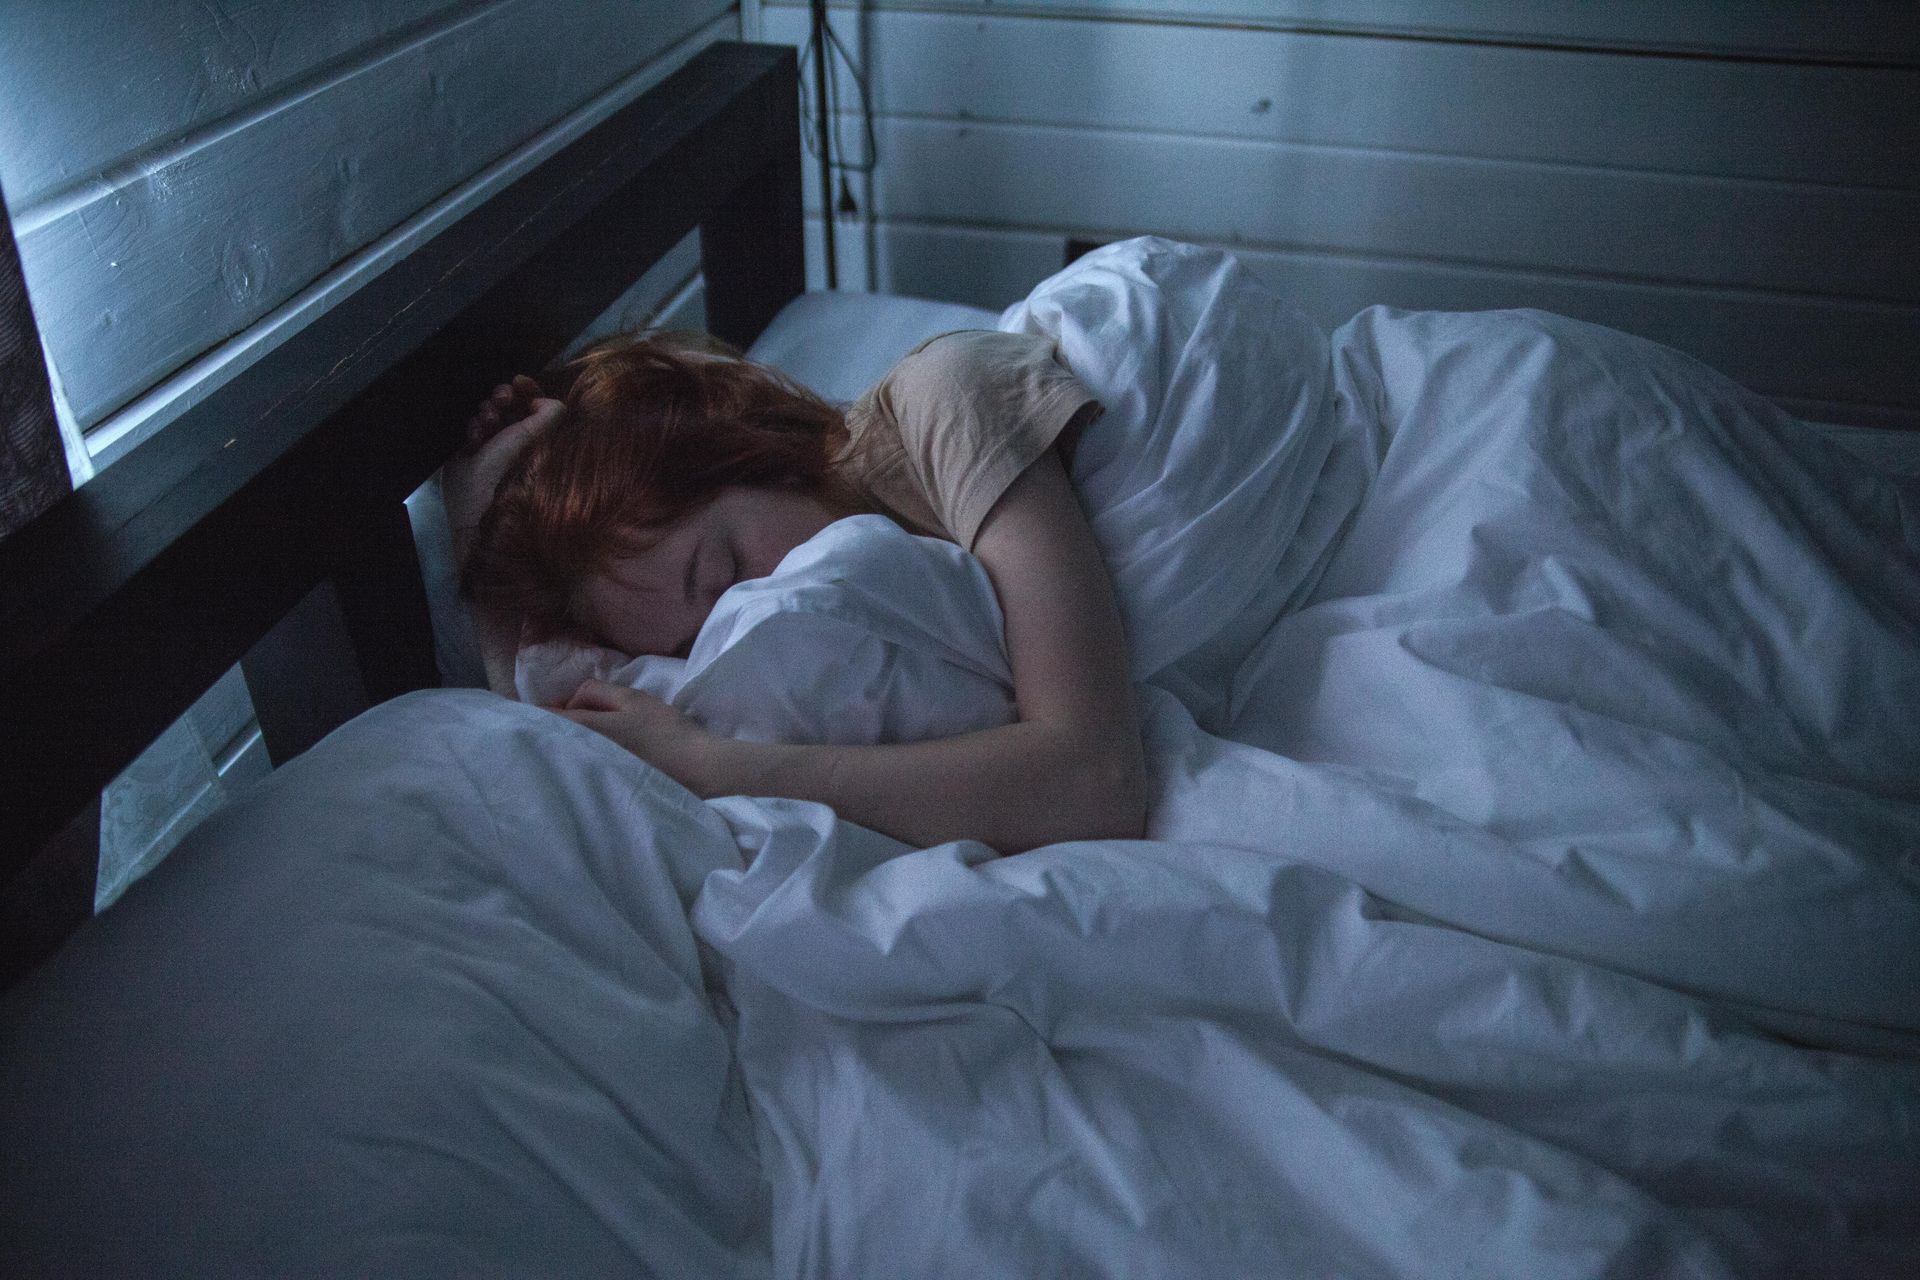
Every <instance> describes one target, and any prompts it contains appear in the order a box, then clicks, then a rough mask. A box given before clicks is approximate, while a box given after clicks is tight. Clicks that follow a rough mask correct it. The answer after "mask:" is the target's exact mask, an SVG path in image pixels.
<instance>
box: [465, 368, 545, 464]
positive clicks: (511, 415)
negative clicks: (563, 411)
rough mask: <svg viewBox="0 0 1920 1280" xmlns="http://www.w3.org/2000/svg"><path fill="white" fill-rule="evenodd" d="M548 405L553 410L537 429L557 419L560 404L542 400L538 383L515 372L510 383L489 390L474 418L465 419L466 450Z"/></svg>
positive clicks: (484, 441)
mask: <svg viewBox="0 0 1920 1280" xmlns="http://www.w3.org/2000/svg"><path fill="white" fill-rule="evenodd" d="M547 405H551V406H553V408H552V409H551V410H549V411H547V415H546V419H545V421H543V422H541V423H539V424H538V425H539V426H545V425H546V424H547V422H551V421H552V420H553V419H554V418H557V417H558V416H559V410H560V408H561V405H560V402H559V401H558V400H546V399H543V398H542V397H541V395H540V384H539V383H538V382H535V381H534V380H533V379H532V378H530V377H528V376H527V375H526V374H524V373H516V374H515V375H514V376H513V378H512V380H511V381H508V382H503V383H500V384H499V385H498V386H496V387H495V388H494V389H493V390H492V391H489V392H488V393H487V396H486V399H484V400H482V401H481V402H480V406H479V408H477V409H475V410H474V412H473V416H472V417H470V418H468V419H467V430H466V437H467V440H466V442H467V448H468V449H469V450H474V449H478V448H480V447H481V446H482V445H484V444H486V443H487V441H489V440H491V439H493V437H495V436H496V435H498V434H500V432H501V431H503V430H505V429H506V428H508V427H511V426H515V425H517V424H519V423H521V422H523V421H525V420H526V419H527V418H528V417H529V416H531V415H533V414H535V413H537V412H540V411H541V409H542V407H543V406H547Z"/></svg>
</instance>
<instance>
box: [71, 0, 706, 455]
mask: <svg viewBox="0 0 1920 1280" xmlns="http://www.w3.org/2000/svg"><path fill="white" fill-rule="evenodd" d="M735 25H736V21H735V18H734V15H732V14H730V13H729V14H723V15H721V17H720V18H718V19H716V20H715V21H713V22H710V23H708V24H707V25H706V26H704V27H701V28H700V29H698V30H697V31H695V32H694V33H693V34H691V35H689V36H688V37H687V38H686V39H684V40H682V41H680V42H679V43H678V44H675V45H673V46H670V47H669V48H668V49H666V50H665V51H664V52H662V53H660V54H658V55H656V56H655V57H654V58H653V59H651V60H650V61H649V62H647V63H646V64H645V65H643V66H641V67H639V68H638V69H636V70H635V71H633V72H632V73H630V74H628V75H627V76H624V77H622V78H621V79H620V80H618V81H616V82H615V83H613V84H612V85H610V86H608V87H607V88H606V89H605V90H603V91H602V92H601V93H600V94H599V95H597V96H596V97H594V98H593V99H592V100H590V101H589V102H587V103H586V104H585V105H584V106H582V107H581V108H580V109H579V110H578V111H576V112H574V113H573V114H572V115H570V116H567V117H565V118H563V119H561V120H559V121H557V122H555V123H554V124H553V125H552V126H551V127H549V128H547V129H545V130H543V131H542V132H541V133H539V134H538V135H537V136H535V137H534V138H532V139H530V140H528V141H527V142H526V143H524V144H522V145H521V146H520V147H517V148H515V149H514V150H512V151H510V152H508V153H507V154H506V155H503V156H501V157H500V158H499V159H498V160H496V161H495V162H493V163H492V164H490V165H488V166H487V167H486V168H484V169H482V170H480V171H479V172H478V173H476V174H474V175H473V176H472V177H471V178H470V179H469V180H467V181H466V182H463V183H461V184H459V185H458V186H456V187H454V188H453V189H452V190H450V191H448V192H447V193H445V194H444V195H443V196H441V197H440V198H439V199H437V200H435V201H433V202H432V203H431V204H429V205H428V206H427V207H425V208H423V209H421V210H419V211H418V212H416V213H415V214H413V215H411V216H409V217H408V218H407V219H406V220H405V221H403V222H402V223H400V224H399V225H398V226H396V227H395V228H394V229H393V230H392V231H390V232H388V233H387V234H386V235H383V236H381V237H380V238H379V239H378V240H375V241H374V242H373V243H371V244H369V245H367V246H366V247H365V248H363V249H361V250H359V251H358V252H356V253H354V254H352V255H350V256H349V257H347V258H346V259H344V260H342V261H341V262H339V263H338V264H336V265H335V266H334V267H332V268H331V269H329V270H328V271H326V272H325V273H324V274H322V275H321V276H320V277H319V278H317V279H316V280H314V281H313V282H312V283H311V284H310V285H308V286H307V287H306V288H304V289H302V290H300V291H299V292H298V293H296V294H295V295H294V296H293V297H291V298H289V299H288V300H287V301H286V302H284V303H282V304H281V305H280V306H278V307H275V308H274V309H273V310H271V311H269V312H268V313H267V314H266V315H264V316H262V317H261V318H260V319H259V320H258V321H256V322H254V323H253V324H251V325H249V326H248V327H247V328H246V329H244V330H242V331H240V332H239V333H237V334H235V335H233V337H231V338H230V339H228V340H226V341H224V342H222V343H220V344H219V345H218V346H216V347H213V348H212V349H210V350H208V351H206V352H204V353H202V354H201V355H198V356H196V357H194V358H193V359H192V360H191V361H189V362H188V363H187V364H186V365H183V366H182V367H181V368H180V369H178V370H176V371H174V372H173V373H171V374H169V375H168V376H167V377H166V378H165V379H164V380H163V381H161V382H160V383H158V384H156V385H154V386H153V387H151V388H149V389H147V390H145V391H143V392H142V393H141V394H140V395H139V396H138V397H136V398H135V399H134V400H133V401H132V402H130V403H129V404H127V405H126V406H125V407H124V408H122V409H119V410H116V411H115V412H114V413H113V414H112V415H111V416H109V417H108V418H107V419H106V420H105V421H103V422H101V423H98V424H96V425H95V429H94V430H92V431H91V432H89V434H88V436H87V442H86V443H87V447H88V448H89V449H90V450H92V455H93V458H94V460H95V462H97V463H98V464H99V465H100V466H102V467H104V466H107V465H110V464H112V463H113V462H115V461H117V460H118V459H119V458H121V457H123V456H125V455H126V454H127V452H129V451H130V450H131V449H133V448H134V447H135V446H137V445H139V444H140V443H142V442H143V441H145V440H147V439H149V438H150V437H151V436H153V435H154V434H155V433H156V432H158V431H161V430H163V429H165V427H166V426H167V425H168V424H169V423H171V422H172V421H173V420H174V419H175V418H177V417H179V416H180V415H181V414H183V413H185V412H187V411H188V410H190V409H191V408H193V406H195V405H197V404H199V403H200V402H201V401H202V400H204V399H206V398H207V397H208V396H210V395H212V394H214V393H215V392H216V391H218V390H219V388H220V387H222V386H224V385H225V384H226V383H227V382H229V381H231V380H232V379H233V378H235V377H238V376H239V375H240V374H241V373H243V372H244V371H245V370H246V369H247V368H249V367H250V366H251V365H252V364H254V363H255V362H256V361H258V360H260V359H261V358H263V357H264V356H265V355H266V354H267V353H269V352H271V351H272V350H274V349H275V348H276V347H278V346H279V345H280V344H281V343H283V342H285V341H287V340H288V339H289V338H290V337H291V336H292V335H294V334H296V333H298V332H299V331H300V330H301V329H302V328H304V327H305V326H306V325H308V324H311V323H313V322H314V320H315V319H316V318H318V317H320V316H322V315H325V314H326V313H327V312H328V311H329V310H331V309H332V308H333V307H335V306H338V305H339V304H340V303H341V301H342V300H343V299H345V298H347V297H349V296H351V295H352V293H353V292H354V291H355V290H357V289H359V288H360V287H361V286H362V285H364V284H365V283H366V282H367V281H368V280H370V279H372V278H373V277H374V276H376V275H378V274H379V273H380V272H382V271H384V270H386V269H387V267H388V266H390V265H391V264H392V263H393V262H394V261H396V260H397V259H399V258H401V257H404V256H405V255H406V254H408V253H411V252H412V251H413V250H414V248H416V247H417V246H419V245H420V244H422V243H424V242H425V241H426V240H427V239H429V238H430V237H432V236H434V235H436V234H438V233H439V232H440V231H441V230H442V229H444V228H445V227H446V226H448V225H449V224H450V223H452V222H453V221H455V220H457V219H458V218H461V217H463V216H465V215H466V214H467V213H468V212H470V211H471V210H472V209H473V208H474V207H476V206H477V205H478V204H480V203H481V202H482V201H484V200H486V199H487V198H489V197H490V196H492V195H493V194H494V193H495V192H497V191H499V190H500V189H501V188H502V187H504V186H505V185H507V184H508V183H509V182H512V181H513V180H514V179H516V178H517V177H519V176H520V175H521V174H524V173H525V172H527V171H528V170H529V169H531V168H532V167H533V166H534V165H537V164H539V163H540V162H541V161H543V160H545V159H546V158H547V157H548V156H551V155H552V154H553V153H554V152H556V151H558V150H559V149H560V148H562V147H563V146H565V145H566V144H567V143H568V142H570V141H572V140H573V139H574V138H576V137H578V136H579V135H580V134H581V133H583V132H585V131H586V130H587V129H589V128H591V127H592V126H593V125H594V124H596V123H598V122H599V121H601V120H603V119H605V118H606V117H607V116H609V115H611V114H612V113H613V112H614V111H617V110H618V109H619V108H620V107H622V106H624V105H625V104H626V103H628V102H631V101H632V100H633V99H634V98H635V97H637V96H639V95H640V94H641V93H644V92H645V91H646V90H648V89H650V88H652V87H653V86H654V85H656V84H658V83H659V82H660V81H662V80H664V79H665V78H666V77H667V76H668V75H670V74H672V73H673V72H674V71H675V70H677V69H678V68H679V67H680V66H682V65H683V64H684V63H685V62H686V60H687V59H689V58H691V57H692V56H693V55H694V54H695V53H697V52H698V51H699V50H701V49H703V48H705V47H706V46H707V45H709V44H711V43H713V42H714V41H716V40H722V39H731V38H732V37H733V35H734V30H733V28H734V27H735Z"/></svg>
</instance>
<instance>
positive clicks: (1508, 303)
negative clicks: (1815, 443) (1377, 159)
mask: <svg viewBox="0 0 1920 1280" xmlns="http://www.w3.org/2000/svg"><path fill="white" fill-rule="evenodd" d="M1125 234H1128V232H1126V231H1124V230H1121V229H1115V230H1113V231H1111V232H1109V233H1107V234H1104V235H1101V236H1097V237H1095V238H1097V239H1103V240H1104V239H1113V238H1119V237H1120V236H1123V235H1125ZM877 240H878V248H879V261H878V268H879V272H880V276H881V278H882V279H883V280H884V281H885V282H886V285H885V287H886V288H887V290H888V291H890V292H897V293H906V294H913V295H918V296H922V297H945V298H949V299H951V300H952V301H956V302H967V303H971V304H973V305H975V306H982V307H990V308H1000V307H1004V306H1006V305H1007V304H1008V303H1010V302H1013V301H1015V300H1017V299H1019V298H1021V297H1024V296H1025V295H1026V293H1027V291H1028V290H1029V289H1031V288H1032V287H1033V285H1034V284H1035V283H1037V282H1038V281H1039V280H1041V279H1044V278H1045V277H1046V276H1048V275H1051V274H1052V273H1053V272H1054V271H1056V270H1058V269H1059V266H1060V262H1061V257H1062V252H1063V249H1064V247H1065V243H1066V240H1067V236H1066V235H1064V234H1062V233H1060V232H1058V231H1054V230H1047V229H1040V228H998V229H985V228H977V227H957V226H951V225H944V224H939V223H926V224H901V223H888V224H884V225H883V226H881V227H880V228H878V230H877ZM1224 247H1232V248H1234V250H1235V252H1236V253H1237V254H1238V255H1239V256H1240V258H1241V260H1242V261H1243V262H1245V263H1246V264H1247V266H1248V267H1249V268H1250V269H1251V270H1253V272H1254V273H1255V274H1256V275H1258V276H1260V277H1261V279H1263V280H1264V281H1266V282H1267V284H1268V285H1269V286H1271V287H1272V288H1273V289H1275V290H1276V291H1277V292H1279V293H1281V294H1282V295H1283V296H1285V297H1287V298H1288V299H1290V300H1291V301H1293V302H1294V303H1295V304H1296V305H1298V306H1299V307H1301V309H1303V310H1304V311H1306V312H1307V313H1308V314H1309V315H1310V316H1312V317H1313V318H1314V320H1315V321H1316V322H1317V323H1319V324H1320V325H1321V326H1323V327H1325V328H1328V329H1331V328H1334V327H1335V326H1337V325H1339V324H1341V323H1343V322H1344V321H1345V320H1346V319H1348V318H1349V317H1350V316H1352V315H1353V314H1354V312H1356V311H1358V310H1360V309H1361V308H1362V307H1365V306H1370V305H1374V304H1382V305H1388V306H1397V307H1402V308H1406V309H1409V310H1437V311H1479V310H1489V309H1497V308H1503V307H1537V308H1540V309H1543V310H1547V311H1555V312H1558V313H1560V314H1562V315H1570V316H1575V317H1577V318H1580V319H1583V320H1590V321H1593V322H1594V323H1596V324H1605V325H1609V326H1611V327H1613V328H1616V329H1623V330H1626V331H1628V332H1630V333H1638V334H1641V335H1642V336H1644V337H1649V338H1652V339H1654V340H1655V341H1657V342H1664V343H1666V344H1668V345H1669V346H1673V347H1677V348H1678V349H1680V350H1682V351H1685V352H1687V353H1688V354H1690V355H1692V356H1694V357H1695V358H1696V359H1699V360H1701V361H1703V362H1705V363H1706V364H1709V365H1711V366H1713V367H1714V368H1715V369H1718V370H1719V371H1720V372H1722V373H1724V374H1726V375H1727V376H1728V377H1731V378H1733V379H1734V380H1735V381H1737V382H1740V383H1742V384H1744V385H1746V386H1749V387H1752V388H1753V389H1755V390H1757V391H1760V392H1762V393H1763V394H1766V395H1769V396H1773V397H1774V398H1776V399H1779V400H1782V401H1783V402H1788V403H1789V405H1790V408H1791V409H1792V410H1793V411H1794V412H1796V413H1799V414H1800V415H1802V416H1804V417H1809V418H1813V419H1815V420H1818V421H1826V422H1855V423H1862V424H1866V425H1872V426H1882V427H1910V428H1920V408H1916V406H1920V369H1916V367H1915V366H1914V364H1913V362H1912V361H1908V360H1903V359H1901V358H1900V355H1899V352H1900V351H1901V350H1902V349H1903V348H1901V347H1900V346H1898V345H1897V340H1898V335H1900V334H1906V335H1910V339H1909V345H1908V346H1907V347H1906V348H1904V349H1908V350H1911V349H1914V347H1915V346H1916V345H1920V307H1902V308H1868V307H1860V306H1850V305H1847V304H1841V303H1832V302H1824V301H1821V300H1818V299H1808V298H1794V297H1789V296H1778V297H1773V296H1754V295H1746V294H1734V293H1729V292H1726V291H1710V290H1698V289H1687V288H1680V287H1674V286H1662V285H1641V286H1624V285H1620V284H1616V283H1610V282H1606V281H1594V280H1582V279H1579V278H1577V277H1555V276H1546V275H1539V274H1533V273H1507V272H1494V271H1488V270H1485V269H1478V268H1473V267H1459V266H1449V265H1446V264H1438V263H1419V262H1404V261H1394V260H1387V259H1368V258H1362V257H1339V258H1334V257H1329V256H1327V255H1324V254H1317V253H1289V252H1279V251H1273V250H1265V249H1257V248H1248V247H1246V246H1224ZM956 280H965V281H967V282H968V287H967V288H966V289H964V290H962V291H957V292H956V291H955V290H954V288H953V282H954V281H956Z"/></svg>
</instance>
